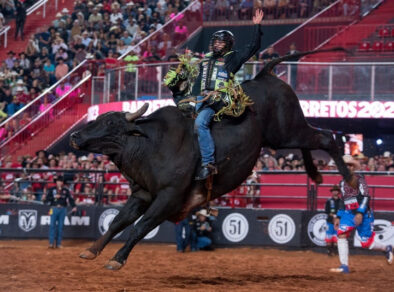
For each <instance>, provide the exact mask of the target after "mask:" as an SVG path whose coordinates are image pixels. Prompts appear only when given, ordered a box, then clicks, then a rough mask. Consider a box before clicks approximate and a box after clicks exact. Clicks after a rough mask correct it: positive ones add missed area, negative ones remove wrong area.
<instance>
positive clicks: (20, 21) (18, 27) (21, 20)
mask: <svg viewBox="0 0 394 292" xmlns="http://www.w3.org/2000/svg"><path fill="white" fill-rule="evenodd" d="M25 22H26V8H25V5H24V4H23V3H22V2H20V1H19V0H16V3H15V40H17V38H18V34H19V33H20V35H21V39H22V40H24V32H23V29H24V26H25Z"/></svg>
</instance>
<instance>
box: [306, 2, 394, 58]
mask: <svg viewBox="0 0 394 292" xmlns="http://www.w3.org/2000/svg"><path fill="white" fill-rule="evenodd" d="M393 15H394V1H384V2H383V3H382V4H381V5H380V6H379V7H378V8H376V9H375V10H373V11H372V12H371V13H370V14H369V15H367V16H366V17H364V18H363V19H361V20H360V21H358V22H357V23H354V24H352V25H350V26H348V27H346V28H345V29H344V30H343V31H342V32H340V33H338V34H337V35H336V36H334V37H333V38H332V39H331V40H330V41H329V42H327V43H326V44H325V45H324V48H329V47H337V46H341V47H344V48H346V49H348V50H351V51H355V52H359V53H362V54H355V56H348V55H346V54H344V53H335V52H334V53H323V54H319V55H314V56H306V57H304V58H303V59H302V61H308V62H313V61H321V60H324V61H326V62H327V61H337V60H349V61H357V60H363V57H364V55H363V54H364V53H368V54H367V55H368V57H367V58H368V60H369V61H370V60H371V58H373V60H379V59H383V60H384V59H387V58H388V57H390V55H389V56H388V55H386V54H384V53H385V52H388V53H391V50H389V51H386V47H387V48H388V49H389V48H390V46H391V45H390V44H389V43H390V42H392V41H393V40H392V39H391V38H392V37H393V31H394V25H392V24H391V23H390V22H391V21H392V18H393ZM376 53H378V54H376ZM391 58H392V56H391Z"/></svg>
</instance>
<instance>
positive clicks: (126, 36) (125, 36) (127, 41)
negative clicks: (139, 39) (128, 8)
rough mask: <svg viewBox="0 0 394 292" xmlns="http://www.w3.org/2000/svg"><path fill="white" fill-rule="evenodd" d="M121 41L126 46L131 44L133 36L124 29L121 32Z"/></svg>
mask: <svg viewBox="0 0 394 292" xmlns="http://www.w3.org/2000/svg"><path fill="white" fill-rule="evenodd" d="M120 40H121V41H123V43H124V44H125V45H126V46H129V45H130V44H131V42H132V41H133V38H132V37H131V36H130V34H129V32H128V31H127V30H125V31H124V32H123V35H122V37H121V38H120Z"/></svg>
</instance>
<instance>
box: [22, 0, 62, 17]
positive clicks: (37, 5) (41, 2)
mask: <svg viewBox="0 0 394 292" xmlns="http://www.w3.org/2000/svg"><path fill="white" fill-rule="evenodd" d="M47 2H48V0H39V1H37V2H36V3H34V4H33V5H32V6H31V7H29V8H28V9H27V10H26V15H30V14H32V13H33V12H34V11H36V10H37V9H39V8H40V7H41V6H42V18H45V17H46V5H47ZM56 9H57V8H56Z"/></svg>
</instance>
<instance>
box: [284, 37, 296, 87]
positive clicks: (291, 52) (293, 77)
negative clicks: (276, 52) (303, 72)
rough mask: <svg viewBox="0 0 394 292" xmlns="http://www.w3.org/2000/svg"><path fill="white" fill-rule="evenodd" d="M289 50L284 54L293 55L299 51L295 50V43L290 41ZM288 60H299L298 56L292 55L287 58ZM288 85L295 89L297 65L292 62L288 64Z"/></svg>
mask: <svg viewBox="0 0 394 292" xmlns="http://www.w3.org/2000/svg"><path fill="white" fill-rule="evenodd" d="M289 49H290V50H289V51H288V52H287V53H286V55H295V54H298V53H299V51H297V48H296V45H295V43H292V44H291V45H290V47H289ZM288 60H289V61H290V62H297V61H298V60H299V57H293V58H291V59H288ZM290 71H291V72H290V74H291V75H290V85H291V87H292V88H293V89H294V90H295V89H296V86H297V65H296V64H292V65H290Z"/></svg>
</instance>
